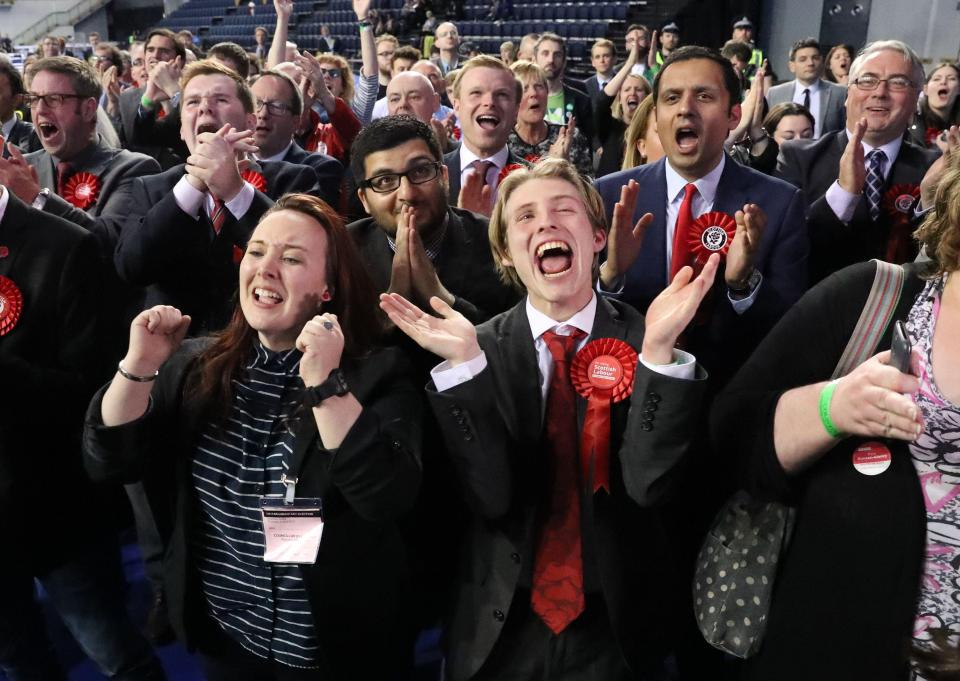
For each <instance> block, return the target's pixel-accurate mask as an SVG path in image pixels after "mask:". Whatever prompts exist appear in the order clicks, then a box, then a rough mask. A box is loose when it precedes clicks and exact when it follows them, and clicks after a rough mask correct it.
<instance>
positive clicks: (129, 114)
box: [117, 87, 187, 170]
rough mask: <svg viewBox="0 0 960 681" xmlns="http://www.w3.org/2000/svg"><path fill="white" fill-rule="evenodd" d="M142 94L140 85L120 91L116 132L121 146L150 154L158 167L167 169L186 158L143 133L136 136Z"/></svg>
mask: <svg viewBox="0 0 960 681" xmlns="http://www.w3.org/2000/svg"><path fill="white" fill-rule="evenodd" d="M142 96H143V88H142V87H131V88H127V89H126V90H124V91H123V92H121V93H120V127H119V128H118V129H117V133H118V134H119V135H120V142H121V144H122V145H123V148H124V149H129V150H130V151H137V152H140V153H141V154H146V155H147V156H152V157H153V158H155V159H157V162H158V163H159V164H160V168H161V169H163V170H168V169H170V168H172V167H173V166H175V165H177V164H179V163H183V162H184V161H185V160H186V158H187V157H186V156H183V157H180V156H178V155H177V154H176V153H175V152H174V151H173V150H172V149H170V148H168V147H165V146H163V145H161V144H158V143H157V142H156V141H152V142H151V141H149V139H144V136H143V135H141V136H140V137H137V134H136V133H137V131H136V129H135V126H136V124H137V111H138V110H139V108H140V98H141V97H142ZM181 152H182V149H181Z"/></svg>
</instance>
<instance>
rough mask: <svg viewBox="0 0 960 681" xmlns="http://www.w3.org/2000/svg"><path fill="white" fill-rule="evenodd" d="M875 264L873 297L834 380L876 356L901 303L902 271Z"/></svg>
mask: <svg viewBox="0 0 960 681" xmlns="http://www.w3.org/2000/svg"><path fill="white" fill-rule="evenodd" d="M873 262H875V263H876V264H877V271H876V274H875V275H874V277H873V286H872V287H871V288H870V295H868V296H867V302H866V303H865V304H864V306H863V311H862V312H861V313H860V319H858V320H857V326H856V328H855V329H854V330H853V334H852V335H851V336H850V340H849V341H847V347H846V348H844V351H843V354H842V355H841V356H840V360H839V361H838V362H837V367H836V369H834V370H833V376H832V378H840V377H841V376H846V375H847V374H848V373H850V372H851V371H853V370H854V369H855V368H856V367H857V366H859V365H860V364H862V363H863V362H865V361H866V360H867V359H869V358H870V356H871V355H873V353H874V351H875V350H876V349H877V345H879V343H880V339H881V338H882V337H883V334H884V332H885V331H886V330H887V326H888V325H889V324H890V320H891V319H892V318H893V313H894V310H896V309H897V304H898V303H899V302H900V293H901V291H902V290H903V279H904V273H903V268H902V267H901V266H900V265H894V264H892V263H889V262H884V261H882V260H874V261H873Z"/></svg>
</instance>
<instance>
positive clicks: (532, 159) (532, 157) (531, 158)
mask: <svg viewBox="0 0 960 681" xmlns="http://www.w3.org/2000/svg"><path fill="white" fill-rule="evenodd" d="M523 160H524V161H526V162H527V163H529V164H530V165H536V164H537V162H538V161H539V160H540V156H539V155H538V154H527V155H526V156H524V157H523Z"/></svg>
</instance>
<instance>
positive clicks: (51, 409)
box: [0, 185, 165, 680]
mask: <svg viewBox="0 0 960 681" xmlns="http://www.w3.org/2000/svg"><path fill="white" fill-rule="evenodd" d="M0 244H2V249H3V252H2V255H0V301H2V304H0V373H2V374H3V377H4V378H3V381H4V386H5V389H4V390H3V391H2V392H0V535H2V536H3V538H4V543H5V544H6V546H7V547H8V548H7V550H6V555H5V559H4V560H3V561H0V599H2V601H3V607H2V608H0V668H3V670H4V671H5V672H6V673H7V674H8V675H9V676H10V678H38V679H39V678H44V679H48V678H49V679H62V678H66V675H65V673H64V671H63V670H62V669H60V665H59V663H58V662H57V660H56V655H55V654H54V652H53V649H52V646H51V644H50V642H49V639H48V637H47V634H46V626H45V622H44V618H43V612H42V610H41V607H40V605H39V604H38V603H37V602H35V600H34V593H35V588H34V579H35V578H36V579H39V580H40V583H41V584H42V585H43V586H44V589H45V591H46V593H47V596H48V598H49V600H50V602H51V604H52V605H53V607H54V608H55V609H56V610H57V611H58V612H59V614H60V615H61V617H62V618H63V620H64V622H65V623H66V624H67V626H68V628H69V629H70V630H71V632H72V633H73V635H74V637H75V638H76V639H77V641H78V642H79V643H80V645H81V646H82V647H83V649H84V650H86V651H87V653H88V654H89V655H90V657H91V658H92V659H93V660H94V662H95V663H96V664H97V666H98V667H99V668H100V669H101V670H102V672H103V673H104V674H105V675H108V676H111V677H114V678H119V677H122V678H128V679H155V680H161V679H163V678H165V677H164V675H163V670H162V668H161V667H160V663H159V661H158V660H157V659H156V657H155V656H154V655H153V653H152V651H151V649H150V646H149V644H148V643H147V642H146V640H145V639H144V638H143V637H142V636H141V635H140V634H139V632H138V630H137V628H136V627H135V626H134V625H133V623H132V622H131V621H130V620H129V618H128V616H127V614H126V611H125V608H124V604H123V586H122V574H121V572H120V565H119V548H118V546H117V545H116V540H115V536H114V532H113V530H114V525H113V523H111V522H109V521H108V520H107V515H106V511H107V510H108V509H107V508H106V505H105V504H103V500H104V499H105V498H106V497H107V496H108V495H105V494H104V490H103V489H102V488H100V489H95V488H94V486H93V485H92V484H91V483H90V481H89V479H88V478H87V476H86V475H85V473H84V471H83V468H82V466H81V465H80V464H81V459H80V456H79V454H80V448H79V446H80V437H79V434H80V432H79V426H80V425H81V423H82V419H83V413H84V410H85V405H86V404H87V403H88V402H89V400H90V395H91V394H92V392H93V391H94V390H95V389H96V386H97V385H99V384H100V383H102V382H103V380H104V378H105V376H106V375H107V371H106V368H107V367H106V366H105V365H104V364H105V363H104V357H103V353H102V347H101V345H100V343H99V336H98V333H97V325H98V318H99V315H98V306H99V304H100V300H101V297H102V295H103V287H102V284H103V280H102V277H101V275H102V268H101V266H100V259H99V258H98V257H97V243H96V240H95V239H94V237H93V236H92V235H91V234H90V233H89V232H86V231H84V230H83V229H81V228H80V227H78V226H77V225H74V224H72V223H70V222H67V221H66V220H63V219H61V218H58V217H55V216H53V215H50V214H48V213H45V212H43V211H38V210H35V209H32V208H30V207H29V205H27V204H26V203H24V202H22V201H21V200H20V199H18V198H17V197H16V196H15V195H14V194H13V193H12V192H10V191H9V190H8V189H6V188H4V187H3V186H2V185H0ZM38 479H42V485H40V487H42V491H39V492H38V489H39V488H38V486H37V480H38Z"/></svg>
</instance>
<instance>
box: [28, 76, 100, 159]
mask: <svg viewBox="0 0 960 681" xmlns="http://www.w3.org/2000/svg"><path fill="white" fill-rule="evenodd" d="M30 92H31V93H32V94H35V95H56V94H59V95H70V94H76V93H77V91H76V90H75V89H74V87H73V83H72V82H71V80H70V78H69V77H68V76H66V75H64V74H62V73H54V72H53V71H40V72H39V73H37V74H36V75H35V76H34V77H33V81H32V82H31V83H30ZM30 113H31V115H32V116H33V124H34V126H35V127H36V129H37V134H38V135H39V136H40V143H41V144H42V145H43V148H44V149H45V150H46V152H47V153H48V154H50V155H51V156H56V157H57V158H58V159H60V160H61V161H68V160H70V159H71V158H73V157H74V156H75V155H76V154H77V153H79V152H80V151H83V150H84V149H86V148H87V146H88V145H89V144H90V142H91V139H92V135H93V132H94V130H95V129H96V127H97V100H96V99H94V98H92V97H90V98H87V99H78V98H75V97H71V98H68V99H64V100H63V103H62V104H61V105H60V106H59V107H58V108H54V107H51V106H47V104H45V103H44V102H43V100H37V102H36V104H34V106H33V108H32V109H31V110H30Z"/></svg>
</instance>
